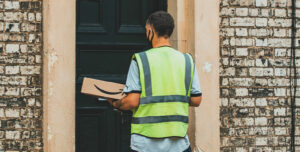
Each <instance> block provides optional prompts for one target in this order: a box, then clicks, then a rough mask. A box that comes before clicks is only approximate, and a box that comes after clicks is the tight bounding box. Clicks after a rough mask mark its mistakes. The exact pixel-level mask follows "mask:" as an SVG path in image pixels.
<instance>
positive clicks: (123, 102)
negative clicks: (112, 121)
mask: <svg viewBox="0 0 300 152" xmlns="http://www.w3.org/2000/svg"><path fill="white" fill-rule="evenodd" d="M107 102H108V103H109V104H110V105H112V106H113V107H115V108H118V109H121V110H131V109H134V108H137V107H138V106H139V104H140V94H139V93H129V94H128V95H127V96H126V97H124V98H122V99H120V100H116V99H109V98H107Z"/></svg>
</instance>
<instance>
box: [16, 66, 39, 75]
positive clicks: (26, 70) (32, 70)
mask: <svg viewBox="0 0 300 152" xmlns="http://www.w3.org/2000/svg"><path fill="white" fill-rule="evenodd" d="M20 71H21V74H24V75H30V74H40V72H41V67H40V66H21V67H20Z"/></svg>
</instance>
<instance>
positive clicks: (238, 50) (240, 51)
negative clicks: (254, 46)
mask: <svg viewBox="0 0 300 152" xmlns="http://www.w3.org/2000/svg"><path fill="white" fill-rule="evenodd" d="M236 55H237V56H247V55H248V49H247V48H236Z"/></svg>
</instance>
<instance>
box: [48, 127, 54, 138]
mask: <svg viewBox="0 0 300 152" xmlns="http://www.w3.org/2000/svg"><path fill="white" fill-rule="evenodd" d="M52 137H53V135H52V133H51V128H50V126H48V140H51V139H52Z"/></svg>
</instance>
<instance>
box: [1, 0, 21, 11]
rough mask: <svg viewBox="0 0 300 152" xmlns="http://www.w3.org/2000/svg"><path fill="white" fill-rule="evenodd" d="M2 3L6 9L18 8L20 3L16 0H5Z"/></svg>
mask: <svg viewBox="0 0 300 152" xmlns="http://www.w3.org/2000/svg"><path fill="white" fill-rule="evenodd" d="M4 4H5V9H7V10H9V9H19V8H20V4H19V2H17V1H5V3H4Z"/></svg>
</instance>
